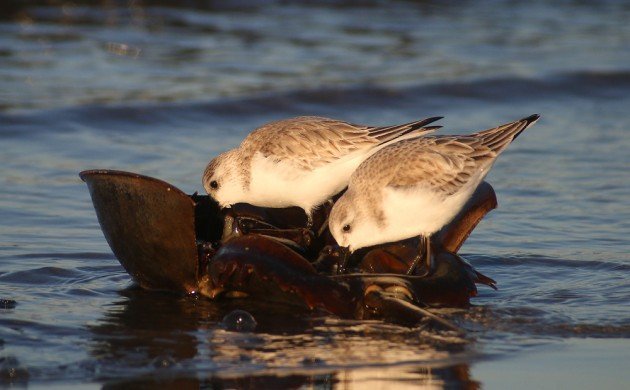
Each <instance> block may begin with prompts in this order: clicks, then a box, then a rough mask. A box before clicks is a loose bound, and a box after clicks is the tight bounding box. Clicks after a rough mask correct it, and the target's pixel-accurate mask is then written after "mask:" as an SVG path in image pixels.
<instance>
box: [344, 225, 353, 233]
mask: <svg viewBox="0 0 630 390" xmlns="http://www.w3.org/2000/svg"><path fill="white" fill-rule="evenodd" d="M342 229H343V231H344V232H346V233H347V232H349V231H350V229H351V227H350V225H343V228H342Z"/></svg>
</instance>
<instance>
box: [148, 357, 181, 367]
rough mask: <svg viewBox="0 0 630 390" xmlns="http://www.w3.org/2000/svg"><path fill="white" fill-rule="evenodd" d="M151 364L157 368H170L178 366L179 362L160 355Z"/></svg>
mask: <svg viewBox="0 0 630 390" xmlns="http://www.w3.org/2000/svg"><path fill="white" fill-rule="evenodd" d="M151 364H152V365H153V367H155V368H169V367H172V366H174V365H175V364H177V362H176V361H175V360H174V359H173V358H172V357H170V356H163V355H160V356H157V357H156V358H155V359H153V361H152V362H151Z"/></svg>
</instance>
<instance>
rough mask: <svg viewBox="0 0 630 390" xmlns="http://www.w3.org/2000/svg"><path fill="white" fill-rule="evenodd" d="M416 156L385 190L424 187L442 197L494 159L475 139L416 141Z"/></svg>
mask: <svg viewBox="0 0 630 390" xmlns="http://www.w3.org/2000/svg"><path fill="white" fill-rule="evenodd" d="M418 141H419V142H416V144H423V145H422V146H419V147H418V146H416V152H415V153H413V156H409V157H411V158H408V159H407V160H408V161H406V162H407V163H406V164H405V166H401V165H399V169H398V170H397V171H396V173H395V174H394V175H393V176H392V177H391V179H390V180H389V181H388V183H387V186H389V187H396V188H401V187H415V186H427V187H429V188H431V189H432V190H433V191H435V192H437V193H440V194H442V195H444V196H448V195H452V194H454V193H456V192H457V191H459V190H460V189H461V188H462V187H463V186H464V185H465V184H466V183H468V181H469V180H470V178H471V177H473V176H476V174H478V173H479V172H480V170H481V169H482V168H486V167H488V166H489V165H491V164H492V161H493V160H494V158H495V157H496V156H497V154H496V153H495V152H493V151H492V150H491V149H490V148H487V147H485V146H483V145H482V144H481V143H480V142H479V140H478V139H475V138H469V137H459V138H455V137H444V138H431V139H427V140H418Z"/></svg>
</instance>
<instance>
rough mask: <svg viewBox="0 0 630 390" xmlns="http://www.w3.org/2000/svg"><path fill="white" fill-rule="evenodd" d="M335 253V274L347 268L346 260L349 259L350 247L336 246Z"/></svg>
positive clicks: (343, 272)
mask: <svg viewBox="0 0 630 390" xmlns="http://www.w3.org/2000/svg"><path fill="white" fill-rule="evenodd" d="M334 251H335V255H336V256H337V257H338V258H339V260H338V262H337V275H341V274H345V273H346V270H347V268H348V260H350V248H348V247H347V246H337V247H336V248H335V249H334Z"/></svg>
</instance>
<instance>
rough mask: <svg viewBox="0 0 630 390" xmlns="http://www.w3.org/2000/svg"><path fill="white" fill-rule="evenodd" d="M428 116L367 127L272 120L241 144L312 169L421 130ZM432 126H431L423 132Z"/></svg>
mask: <svg viewBox="0 0 630 390" xmlns="http://www.w3.org/2000/svg"><path fill="white" fill-rule="evenodd" d="M429 119H432V120H431V121H429V120H428V119H427V120H423V121H418V122H412V123H410V124H405V125H400V126H389V127H367V126H361V125H355V124H352V123H348V122H344V121H339V120H334V119H329V118H322V117H297V118H292V119H286V120H281V121H277V122H272V123H269V124H267V125H265V126H263V127H261V128H259V129H257V130H256V131H254V132H253V133H251V134H250V135H249V136H248V137H247V138H246V139H245V140H244V141H243V143H242V144H241V147H244V148H250V150H251V151H252V152H254V151H260V152H261V153H262V154H263V155H264V156H265V157H269V158H273V159H274V160H277V161H290V162H292V163H293V164H294V165H295V166H296V167H299V168H302V169H305V170H311V169H314V168H317V167H320V166H322V165H325V164H328V163H331V162H333V161H335V160H337V159H339V158H341V157H343V156H345V155H348V154H350V153H352V152H355V151H358V150H361V149H369V148H371V147H373V146H375V145H377V144H379V143H381V142H386V141H388V140H391V139H393V138H395V137H397V136H400V135H403V134H406V133H408V132H410V131H414V130H420V129H421V128H422V126H423V125H424V124H428V123H431V122H432V121H434V120H437V118H429ZM434 130H435V129H434V128H430V129H426V131H425V132H426V133H428V132H431V131H434ZM421 133H422V131H421V132H420V133H419V134H421Z"/></svg>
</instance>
